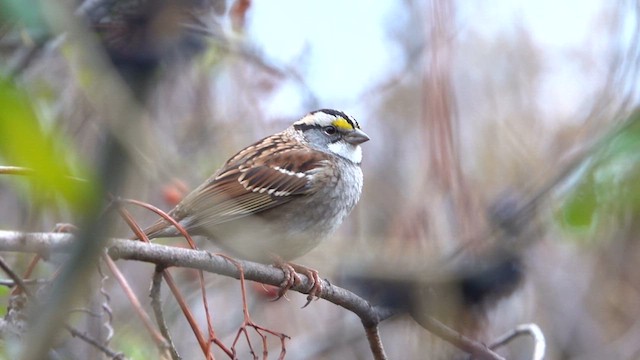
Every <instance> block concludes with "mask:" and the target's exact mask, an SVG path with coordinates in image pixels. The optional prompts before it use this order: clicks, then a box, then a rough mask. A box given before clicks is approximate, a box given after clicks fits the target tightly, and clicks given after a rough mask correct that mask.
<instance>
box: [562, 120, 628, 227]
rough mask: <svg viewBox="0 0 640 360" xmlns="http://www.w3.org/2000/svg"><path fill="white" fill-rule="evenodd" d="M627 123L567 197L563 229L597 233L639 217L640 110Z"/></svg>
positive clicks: (563, 209) (594, 159) (563, 215)
mask: <svg viewBox="0 0 640 360" xmlns="http://www.w3.org/2000/svg"><path fill="white" fill-rule="evenodd" d="M627 122H628V126H626V127H625V128H624V130H623V131H622V132H620V133H619V134H617V135H616V136H615V137H613V138H612V140H611V141H610V142H609V143H608V144H606V145H605V146H604V148H603V149H602V150H601V151H600V153H599V154H597V155H595V157H594V158H593V159H592V162H591V164H590V165H589V166H588V168H587V169H586V170H585V171H584V174H583V175H582V177H581V178H580V180H579V182H578V184H577V185H576V186H575V188H574V189H573V190H572V191H571V193H570V194H569V196H568V197H567V199H566V201H565V203H564V204H563V206H562V209H561V213H560V215H561V218H560V221H561V224H562V226H563V228H564V229H566V230H569V231H570V232H574V233H585V232H587V233H596V232H597V231H598V230H602V229H601V228H602V227H603V226H611V225H613V226H615V227H618V226H620V225H622V224H620V223H619V222H621V221H624V219H625V218H627V217H628V216H632V217H634V218H637V217H638V215H640V181H638V179H640V110H636V111H635V112H634V113H633V114H632V115H631V117H630V118H629V119H628V120H627ZM612 221H613V224H612Z"/></svg>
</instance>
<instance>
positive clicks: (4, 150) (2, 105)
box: [0, 79, 98, 212]
mask: <svg viewBox="0 0 640 360" xmlns="http://www.w3.org/2000/svg"><path fill="white" fill-rule="evenodd" d="M0 109H2V111H0V157H1V158H3V159H4V160H5V161H6V162H7V164H6V165H11V166H22V167H26V168H29V169H32V170H33V171H34V174H33V175H32V176H29V177H28V179H29V180H30V181H31V182H32V183H33V184H34V185H35V186H34V187H33V188H34V189H35V192H36V193H35V194H34V195H35V196H36V197H37V198H38V200H45V199H48V198H49V195H50V194H55V195H58V196H60V197H61V198H62V199H64V200H65V202H66V203H67V204H68V205H69V206H70V207H71V209H72V210H75V211H78V212H82V211H85V210H87V209H88V206H90V205H91V204H93V202H94V200H96V196H97V194H98V191H96V181H95V179H93V177H92V176H91V175H90V173H89V171H87V169H86V168H84V167H83V166H82V165H81V164H80V163H79V162H78V161H76V162H75V163H74V164H73V165H74V166H71V163H72V160H73V159H76V158H77V157H75V156H72V153H71V151H70V147H69V145H68V143H69V142H68V141H65V139H64V138H63V137H62V136H61V135H60V134H55V133H53V132H50V133H47V132H45V131H44V130H43V128H42V126H40V123H39V121H38V117H37V116H36V113H35V112H34V110H33V108H32V106H31V103H30V102H29V100H28V97H27V96H26V94H25V93H24V92H23V91H21V90H20V89H18V88H17V87H16V86H15V85H14V84H13V83H11V82H9V81H6V80H3V79H0ZM72 168H74V169H76V170H84V171H82V172H81V173H80V174H79V176H81V177H82V178H84V179H86V180H84V181H81V180H78V179H77V178H73V177H72V176H73V172H72V171H71V169H72Z"/></svg>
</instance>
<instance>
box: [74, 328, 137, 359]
mask: <svg viewBox="0 0 640 360" xmlns="http://www.w3.org/2000/svg"><path fill="white" fill-rule="evenodd" d="M65 328H66V329H67V330H68V331H69V332H70V333H71V335H73V337H77V338H80V339H82V340H83V341H85V342H86V343H88V344H91V345H93V346H94V347H95V348H96V349H98V350H100V351H102V352H103V353H105V355H107V356H109V357H110V358H111V359H113V360H124V359H126V357H125V356H124V354H123V353H121V352H115V351H113V350H111V349H109V348H108V347H106V346H104V345H102V344H101V343H100V342H98V341H97V340H95V339H94V338H92V337H90V336H88V335H87V334H85V333H83V332H82V331H80V330H78V329H76V328H74V327H72V326H71V325H65Z"/></svg>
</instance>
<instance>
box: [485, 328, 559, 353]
mask: <svg viewBox="0 0 640 360" xmlns="http://www.w3.org/2000/svg"><path fill="white" fill-rule="evenodd" d="M521 335H529V336H531V337H532V338H533V341H534V345H533V355H532V356H531V360H542V359H543V358H544V353H545V351H546V348H547V345H546V341H545V339H544V334H543V333H542V330H540V327H539V326H538V325H536V324H534V323H530V324H522V325H518V326H517V327H516V328H515V329H513V330H511V331H509V332H508V333H506V334H503V335H502V336H500V337H498V339H497V340H496V341H495V342H493V344H491V345H489V349H491V350H495V349H497V348H499V347H501V346H504V345H506V344H507V343H509V342H510V341H511V340H513V339H515V338H517V337H518V336H521Z"/></svg>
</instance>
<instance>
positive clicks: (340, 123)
mask: <svg viewBox="0 0 640 360" xmlns="http://www.w3.org/2000/svg"><path fill="white" fill-rule="evenodd" d="M331 125H333V126H335V127H337V128H338V129H343V130H353V126H351V124H350V123H349V122H348V121H347V120H345V119H344V118H341V117H339V118H337V119H335V120H333V122H332V123H331Z"/></svg>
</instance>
